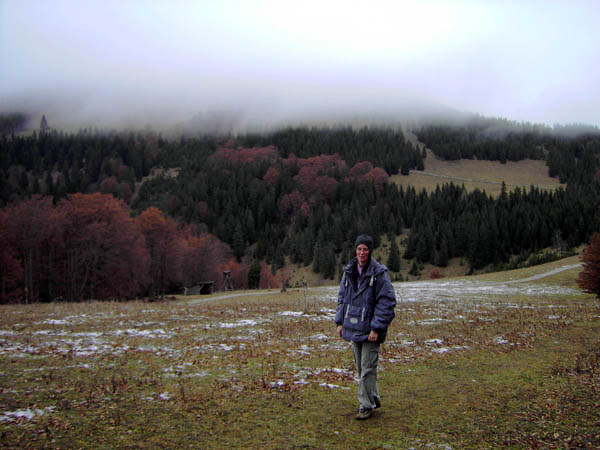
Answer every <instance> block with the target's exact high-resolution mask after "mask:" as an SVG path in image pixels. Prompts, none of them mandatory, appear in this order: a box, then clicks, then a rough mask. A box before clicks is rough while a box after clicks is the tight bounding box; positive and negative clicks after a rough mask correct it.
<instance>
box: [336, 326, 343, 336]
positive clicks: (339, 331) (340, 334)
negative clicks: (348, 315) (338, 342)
mask: <svg viewBox="0 0 600 450" xmlns="http://www.w3.org/2000/svg"><path fill="white" fill-rule="evenodd" d="M337 333H338V335H339V336H340V337H342V326H341V325H338V326H337Z"/></svg>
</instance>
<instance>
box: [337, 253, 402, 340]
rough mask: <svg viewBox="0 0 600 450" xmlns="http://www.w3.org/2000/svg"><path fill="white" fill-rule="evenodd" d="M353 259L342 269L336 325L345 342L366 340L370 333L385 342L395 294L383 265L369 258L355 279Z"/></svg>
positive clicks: (394, 303)
mask: <svg viewBox="0 0 600 450" xmlns="http://www.w3.org/2000/svg"><path fill="white" fill-rule="evenodd" d="M356 264H357V260H356V258H353V259H352V260H351V261H350V262H349V263H348V264H347V265H346V266H345V267H344V274H343V275H342V281H341V282H340V289H339V292H338V304H337V309H336V313H335V323H336V325H342V327H343V328H342V337H343V338H344V339H345V340H347V341H353V342H363V341H366V340H367V338H368V336H369V333H370V332H371V330H373V331H376V332H377V333H378V335H379V338H378V340H377V342H379V343H381V342H383V341H385V337H386V334H387V328H388V326H389V325H390V323H391V322H392V320H393V319H394V316H395V313H394V308H395V306H396V295H395V293H394V287H393V286H392V283H391V281H390V277H389V275H388V269H387V267H386V266H384V265H383V264H381V263H379V262H377V261H376V260H375V259H373V258H371V260H370V263H369V266H368V267H367V269H366V272H364V273H363V274H362V277H360V280H358V271H357V269H356Z"/></svg>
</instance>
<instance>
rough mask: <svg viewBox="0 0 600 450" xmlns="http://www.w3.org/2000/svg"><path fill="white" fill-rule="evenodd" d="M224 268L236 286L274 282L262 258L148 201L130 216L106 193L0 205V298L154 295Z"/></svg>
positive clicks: (219, 276) (216, 275)
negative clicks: (242, 255)
mask: <svg viewBox="0 0 600 450" xmlns="http://www.w3.org/2000/svg"><path fill="white" fill-rule="evenodd" d="M224 271H229V272H231V275H232V280H233V284H234V286H235V287H236V288H247V287H249V284H250V287H264V288H270V287H276V286H279V281H278V280H276V279H275V277H274V276H273V275H272V274H271V272H270V270H269V269H268V268H267V267H266V265H265V264H264V263H263V264H262V265H261V264H260V263H259V262H258V261H254V262H250V263H249V262H248V261H246V260H241V261H236V260H235V258H233V257H232V253H231V249H230V248H229V246H227V245H226V244H224V243H222V242H221V241H219V240H218V239H217V238H215V237H214V236H212V235H210V234H208V233H202V232H199V231H198V230H197V228H196V227H194V226H190V225H183V224H180V223H177V222H176V221H174V220H173V219H170V218H167V217H165V216H164V214H163V213H162V212H161V211H159V210H158V209H156V208H153V207H151V208H148V209H146V210H144V211H142V212H141V213H140V214H139V215H137V216H136V217H135V218H132V217H131V216H130V211H129V208H128V207H127V205H125V203H124V202H123V201H121V200H118V199H116V198H114V197H113V196H112V195H108V194H98V193H96V194H72V195H69V196H67V197H66V198H64V199H62V200H61V201H60V202H59V203H58V204H57V205H54V204H53V201H52V197H41V196H34V197H32V198H30V199H28V200H24V201H19V202H17V203H15V204H11V205H10V206H8V207H5V208H3V209H0V302H2V303H8V302H25V303H30V302H38V301H50V300H60V299H63V300H86V299H114V300H123V299H128V298H139V297H148V298H150V299H153V298H158V297H162V296H164V295H165V293H182V290H183V287H184V286H192V285H194V284H197V283H198V282H201V281H209V280H210V281H213V282H214V283H215V288H219V287H220V285H221V284H222V281H223V272H224Z"/></svg>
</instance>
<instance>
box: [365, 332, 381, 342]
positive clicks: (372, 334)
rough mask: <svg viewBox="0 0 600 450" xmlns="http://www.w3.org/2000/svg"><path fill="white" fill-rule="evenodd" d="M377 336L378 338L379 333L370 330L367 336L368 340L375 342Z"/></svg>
mask: <svg viewBox="0 0 600 450" xmlns="http://www.w3.org/2000/svg"><path fill="white" fill-rule="evenodd" d="M378 338H379V334H378V333H377V331H373V330H371V332H370V333H369V338H368V339H369V341H370V342H375V341H376V340H377V339H378Z"/></svg>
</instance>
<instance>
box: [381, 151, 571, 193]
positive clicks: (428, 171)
mask: <svg viewBox="0 0 600 450" xmlns="http://www.w3.org/2000/svg"><path fill="white" fill-rule="evenodd" d="M424 162H425V170H424V171H423V172H420V171H411V173H410V175H407V176H402V175H394V176H393V177H391V180H392V181H393V182H394V183H396V184H397V185H398V186H403V187H404V188H406V187H408V186H412V187H414V188H415V189H416V190H417V192H420V191H421V190H423V189H425V190H426V191H427V192H433V191H435V189H436V187H437V186H438V185H442V184H447V183H450V182H453V183H454V184H455V185H459V186H462V185H464V186H465V188H466V189H467V191H473V190H475V189H476V188H477V189H479V190H482V191H485V192H487V193H488V194H491V195H493V196H497V195H499V194H500V191H501V187H502V182H503V181H504V183H506V187H507V190H508V191H511V190H514V188H516V187H517V186H518V187H520V188H525V189H529V187H530V186H532V185H533V186H537V187H539V188H540V189H547V190H553V189H556V188H558V187H559V186H562V187H566V185H565V184H560V183H559V181H558V179H556V178H550V177H549V176H548V167H547V166H546V163H545V162H544V161H534V160H524V161H519V162H512V161H508V162H507V163H506V164H501V163H500V162H498V161H478V160H468V159H461V160H458V161H442V160H439V159H437V158H436V157H435V155H434V154H433V153H432V152H431V150H427V158H425V160H424Z"/></svg>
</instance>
